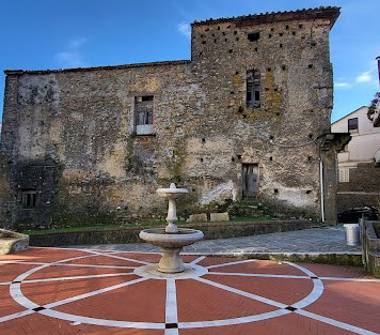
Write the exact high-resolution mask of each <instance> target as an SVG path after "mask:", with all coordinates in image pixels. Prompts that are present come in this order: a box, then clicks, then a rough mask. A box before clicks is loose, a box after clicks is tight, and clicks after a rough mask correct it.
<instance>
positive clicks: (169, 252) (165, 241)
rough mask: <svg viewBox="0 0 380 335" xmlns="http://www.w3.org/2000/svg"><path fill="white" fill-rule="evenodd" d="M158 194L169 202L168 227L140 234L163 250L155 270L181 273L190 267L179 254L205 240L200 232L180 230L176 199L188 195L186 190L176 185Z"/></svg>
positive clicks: (163, 189) (161, 189) (145, 230)
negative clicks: (185, 248) (188, 246)
mask: <svg viewBox="0 0 380 335" xmlns="http://www.w3.org/2000/svg"><path fill="white" fill-rule="evenodd" d="M157 193H158V194H159V195H160V196H162V197H165V198H167V199H168V200H169V208H168V216H167V217H166V221H167V222H168V225H167V226H166V227H165V228H152V229H144V230H142V231H141V232H140V235H139V236H140V238H141V239H142V240H144V241H146V242H148V243H151V244H153V245H155V246H158V247H160V248H161V252H162V257H161V259H160V262H159V263H158V267H157V266H155V269H156V270H157V271H159V272H161V273H167V274H170V273H180V272H184V271H185V270H186V269H187V268H188V267H187V266H186V265H185V264H184V263H183V261H182V258H181V256H180V255H179V253H180V252H181V250H182V248H183V247H184V246H186V245H190V244H193V243H195V242H197V241H200V240H202V239H203V237H204V235H203V233H202V232H201V231H200V230H195V229H185V228H178V227H177V226H176V222H177V210H176V199H177V198H178V197H179V196H181V195H185V194H187V193H188V190H187V189H185V188H177V187H176V185H175V184H174V183H172V184H170V187H169V188H159V189H158V190H157Z"/></svg>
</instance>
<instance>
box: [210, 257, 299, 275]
mask: <svg viewBox="0 0 380 335" xmlns="http://www.w3.org/2000/svg"><path fill="white" fill-rule="evenodd" d="M210 271H212V272H241V273H266V274H273V275H291V276H305V273H304V272H302V271H300V270H298V269H296V268H294V267H292V266H290V265H288V264H286V263H279V262H275V261H263V260H260V261H256V260H252V261H249V262H246V263H237V264H231V265H226V266H220V267H215V268H212V269H210Z"/></svg>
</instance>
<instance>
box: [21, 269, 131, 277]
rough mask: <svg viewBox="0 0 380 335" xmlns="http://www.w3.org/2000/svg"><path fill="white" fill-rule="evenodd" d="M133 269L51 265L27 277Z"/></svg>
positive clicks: (101, 272) (74, 274) (90, 273)
mask: <svg viewBox="0 0 380 335" xmlns="http://www.w3.org/2000/svg"><path fill="white" fill-rule="evenodd" d="M129 272H133V269H123V268H111V269H109V268H91V267H68V266H49V267H47V268H45V269H42V270H40V271H37V272H35V273H33V274H31V275H30V276H29V277H28V278H27V279H44V278H58V277H72V276H91V275H101V274H107V273H129Z"/></svg>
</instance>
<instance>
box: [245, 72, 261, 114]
mask: <svg viewBox="0 0 380 335" xmlns="http://www.w3.org/2000/svg"><path fill="white" fill-rule="evenodd" d="M260 86H261V84H260V72H259V71H257V70H252V71H247V107H253V108H257V107H260V90H261V87H260Z"/></svg>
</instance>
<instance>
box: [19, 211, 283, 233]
mask: <svg viewBox="0 0 380 335" xmlns="http://www.w3.org/2000/svg"><path fill="white" fill-rule="evenodd" d="M273 220H277V219H276V218H272V217H271V216H268V215H264V216H244V217H234V218H233V219H231V220H230V221H224V222H217V221H215V222H210V221H208V222H186V221H184V220H179V221H178V222H177V225H178V226H193V225H197V224H206V225H207V224H213V225H214V224H220V225H224V224H230V223H244V222H252V223H255V222H260V221H273ZM165 225H166V221H165V220H158V219H147V220H140V221H136V222H130V223H125V224H120V225H118V224H91V223H89V224H87V225H86V224H82V225H80V226H75V225H73V226H65V227H56V228H54V227H53V228H49V229H47V228H46V229H44V228H33V229H26V230H22V233H24V234H28V235H47V234H54V233H71V232H86V231H107V230H123V229H128V228H141V229H142V228H149V227H164V226H165Z"/></svg>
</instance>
